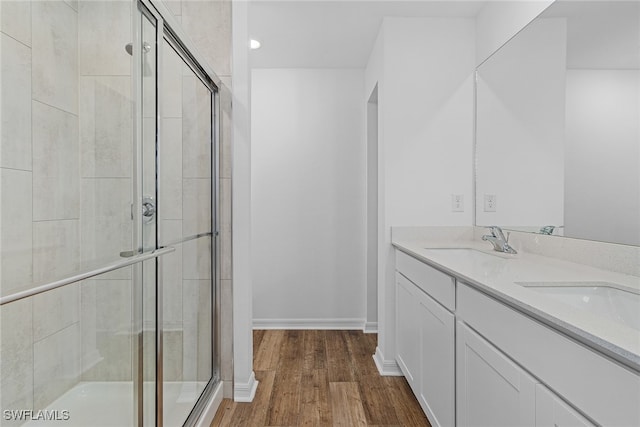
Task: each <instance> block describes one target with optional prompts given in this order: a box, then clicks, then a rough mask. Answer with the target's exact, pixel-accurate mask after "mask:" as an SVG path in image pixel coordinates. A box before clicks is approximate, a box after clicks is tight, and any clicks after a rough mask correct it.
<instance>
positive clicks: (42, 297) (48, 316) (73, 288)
mask: <svg viewBox="0 0 640 427" xmlns="http://www.w3.org/2000/svg"><path fill="white" fill-rule="evenodd" d="M79 320H80V285H79V284H77V283H74V284H72V285H68V286H64V287H62V288H59V289H54V290H52V291H49V292H44V293H42V294H39V295H36V296H34V297H33V340H34V341H40V340H41V339H44V338H46V337H48V336H49V335H51V334H53V333H55V332H58V331H60V330H62V329H64V328H66V327H68V326H70V325H72V324H73V323H76V322H78V321H79Z"/></svg>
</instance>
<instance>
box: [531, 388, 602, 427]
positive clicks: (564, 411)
mask: <svg viewBox="0 0 640 427" xmlns="http://www.w3.org/2000/svg"><path fill="white" fill-rule="evenodd" d="M535 425H536V427H589V426H593V424H592V423H590V422H589V421H588V420H587V419H586V418H584V417H583V416H582V415H580V414H579V413H578V412H576V410H575V409H573V408H572V407H571V406H569V405H567V404H566V403H565V402H564V401H563V400H562V399H560V398H559V397H558V396H557V395H555V394H554V393H553V392H552V391H551V390H549V389H548V388H546V387H545V386H543V385H542V384H537V385H536V424H535Z"/></svg>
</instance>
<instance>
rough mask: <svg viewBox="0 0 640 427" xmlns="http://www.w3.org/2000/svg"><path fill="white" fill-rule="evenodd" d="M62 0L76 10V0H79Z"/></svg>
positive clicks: (77, 0)
mask: <svg viewBox="0 0 640 427" xmlns="http://www.w3.org/2000/svg"><path fill="white" fill-rule="evenodd" d="M64 2H65V3H66V4H68V5H69V7H71V8H72V9H73V10H75V11H76V12H77V11H78V2H79V0H64Z"/></svg>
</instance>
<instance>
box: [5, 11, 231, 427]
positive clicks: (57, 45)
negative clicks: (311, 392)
mask: <svg viewBox="0 0 640 427" xmlns="http://www.w3.org/2000/svg"><path fill="white" fill-rule="evenodd" d="M0 14H1V18H0V22H1V27H0V30H1V33H0V37H1V40H0V56H1V65H2V67H1V70H2V71H1V72H2V74H1V92H0V96H1V99H2V103H1V110H0V115H1V118H2V121H1V123H2V129H1V136H2V139H1V144H0V405H1V408H2V413H0V417H1V418H0V425H2V426H13V425H25V426H31V425H37V426H46V425H56V426H61V425H62V426H83V427H87V426H127V425H132V426H141V425H145V426H152V425H158V426H162V425H164V426H179V425H183V424H186V425H193V424H194V423H195V422H196V420H197V418H198V416H199V415H200V413H201V411H202V408H203V407H204V405H205V404H206V403H207V401H208V400H209V398H210V397H211V395H212V393H213V392H214V389H215V388H216V387H218V386H219V378H220V375H219V366H220V360H219V353H220V352H219V337H220V333H219V324H220V322H219V319H218V317H219V316H218V313H219V312H220V310H219V308H220V307H219V298H218V295H219V277H218V276H219V275H218V265H219V262H218V258H219V254H218V247H219V244H218V238H217V235H218V233H217V230H218V224H217V218H218V202H217V199H218V197H217V195H218V178H217V176H218V175H217V172H218V168H217V164H218V160H217V159H218V149H217V147H218V123H219V114H218V94H217V88H218V86H219V80H218V78H217V77H216V76H215V75H214V74H213V73H212V72H210V71H207V69H206V68H205V67H203V66H202V65H201V63H200V62H198V58H199V56H198V55H197V52H195V51H194V49H193V47H192V46H190V45H189V44H188V43H189V42H187V41H186V40H187V37H185V36H184V34H183V32H182V29H181V28H180V26H179V24H178V23H177V21H176V19H175V18H174V17H173V16H171V15H170V12H169V11H168V9H167V8H166V7H165V6H164V5H163V4H162V3H161V2H160V1H155V0H138V1H135V0H134V1H113V0H105V1H101V0H79V1H73V0H42V1H39V0H35V1H26V0H23V1H6V0H2V1H0Z"/></svg>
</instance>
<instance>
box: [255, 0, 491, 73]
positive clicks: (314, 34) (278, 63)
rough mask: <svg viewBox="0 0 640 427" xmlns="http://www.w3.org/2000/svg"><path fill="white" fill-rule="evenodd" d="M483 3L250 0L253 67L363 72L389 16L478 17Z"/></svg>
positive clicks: (447, 0) (455, 1)
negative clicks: (257, 44)
mask: <svg viewBox="0 0 640 427" xmlns="http://www.w3.org/2000/svg"><path fill="white" fill-rule="evenodd" d="M484 3H485V2H484V1H478V0H476V1H458V0H445V1H430V0H413V1H375V0H337V1H331V0H324V1H322V0H321V1H318V0H289V1H271V0H251V2H250V3H249V36H250V37H251V38H253V39H256V40H259V41H260V43H261V44H262V47H261V48H260V49H258V50H254V51H252V52H251V66H252V68H364V67H365V66H366V64H367V60H368V58H369V54H370V53H371V49H372V48H373V44H374V42H375V39H376V36H377V35H378V30H379V28H380V24H381V22H382V18H383V17H385V16H393V17H470V18H471V17H475V16H476V15H477V13H478V12H479V11H480V9H481V8H482V6H483V5H484Z"/></svg>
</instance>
